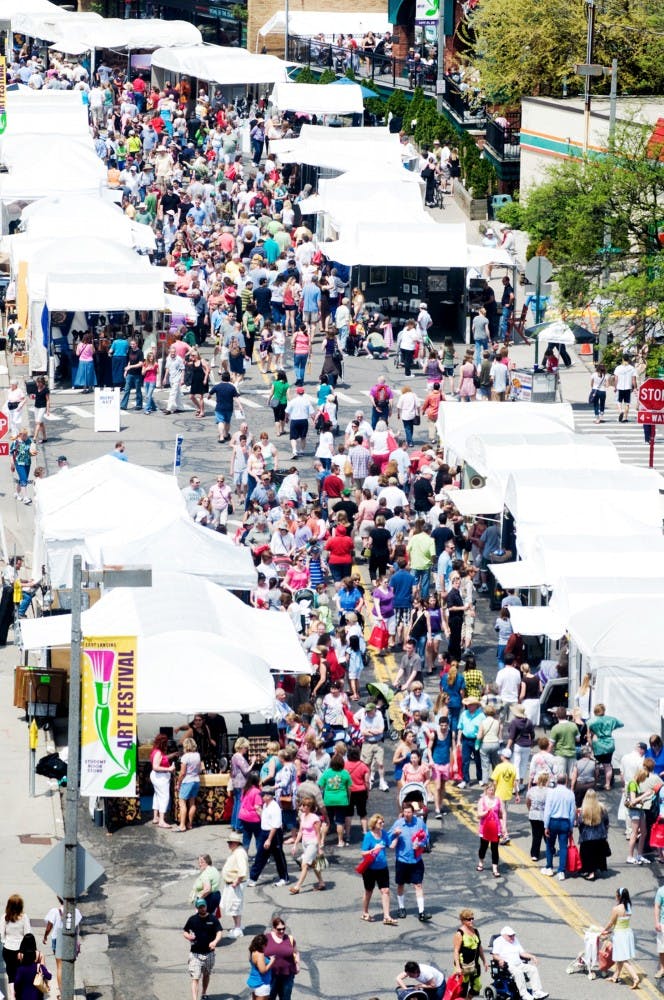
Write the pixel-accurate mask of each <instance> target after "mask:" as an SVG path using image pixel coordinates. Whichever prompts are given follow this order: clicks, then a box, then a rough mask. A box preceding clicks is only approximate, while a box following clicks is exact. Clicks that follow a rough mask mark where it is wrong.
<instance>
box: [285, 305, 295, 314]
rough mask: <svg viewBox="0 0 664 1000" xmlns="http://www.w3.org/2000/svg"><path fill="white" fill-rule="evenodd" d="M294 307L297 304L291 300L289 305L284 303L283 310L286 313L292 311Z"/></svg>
mask: <svg viewBox="0 0 664 1000" xmlns="http://www.w3.org/2000/svg"><path fill="white" fill-rule="evenodd" d="M296 309H297V305H296V304H295V302H293V303H292V304H291V305H289V306H287V305H286V304H285V303H284V312H287V313H294V312H295V310H296Z"/></svg>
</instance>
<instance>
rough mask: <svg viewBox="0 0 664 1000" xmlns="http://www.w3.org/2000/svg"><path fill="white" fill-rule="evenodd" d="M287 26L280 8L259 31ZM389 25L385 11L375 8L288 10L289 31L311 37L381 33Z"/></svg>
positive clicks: (271, 31) (281, 31)
mask: <svg viewBox="0 0 664 1000" xmlns="http://www.w3.org/2000/svg"><path fill="white" fill-rule="evenodd" d="M285 30H286V14H285V11H283V10H280V11H278V13H276V14H275V15H274V16H273V17H271V18H270V20H269V21H266V22H265V24H264V25H263V27H262V28H259V29H258V34H259V35H283V34H284V33H285ZM391 30H392V25H391V24H390V22H389V21H388V19H387V17H386V15H385V14H380V13H378V12H376V11H365V12H363V11H354V10H352V11H345V12H343V11H324V10H321V11H305V10H295V11H289V14H288V33H289V34H290V35H301V36H302V37H305V38H308V37H309V38H313V37H314V36H315V35H347V34H351V35H353V36H357V35H365V34H366V33H367V32H368V31H372V32H373V33H374V35H384V34H385V32H386V31H391Z"/></svg>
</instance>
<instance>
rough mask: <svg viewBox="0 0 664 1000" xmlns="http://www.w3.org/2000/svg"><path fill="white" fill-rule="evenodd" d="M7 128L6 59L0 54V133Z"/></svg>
mask: <svg viewBox="0 0 664 1000" xmlns="http://www.w3.org/2000/svg"><path fill="white" fill-rule="evenodd" d="M6 128H7V60H6V59H5V57H4V56H0V135H2V133H3V132H4V131H5V129H6Z"/></svg>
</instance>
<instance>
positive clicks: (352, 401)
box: [337, 392, 360, 406]
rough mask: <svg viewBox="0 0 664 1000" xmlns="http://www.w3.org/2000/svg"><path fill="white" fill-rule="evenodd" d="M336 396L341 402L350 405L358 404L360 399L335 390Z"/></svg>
mask: <svg viewBox="0 0 664 1000" xmlns="http://www.w3.org/2000/svg"><path fill="white" fill-rule="evenodd" d="M337 398H338V399H340V400H341V401H342V402H343V403H350V405H351V406H359V404H360V400H359V399H354V398H353V397H352V396H347V395H346V393H345V392H337Z"/></svg>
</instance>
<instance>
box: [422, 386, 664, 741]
mask: <svg viewBox="0 0 664 1000" xmlns="http://www.w3.org/2000/svg"><path fill="white" fill-rule="evenodd" d="M438 430H439V433H440V435H441V438H442V440H443V443H444V445H445V449H446V455H447V457H448V458H449V460H450V461H452V462H458V463H460V464H463V465H464V467H465V471H466V479H469V478H473V479H475V481H476V482H481V481H484V483H485V485H483V486H480V487H479V488H477V489H472V488H466V489H461V490H458V491H455V493H454V497H453V499H454V502H455V503H456V505H457V507H458V509H459V511H460V512H461V513H462V514H464V515H467V516H471V515H478V514H485V515H487V516H489V517H493V518H498V519H502V516H503V513H504V511H505V510H507V511H509V513H510V514H511V515H512V516H513V517H514V520H515V525H516V552H515V553H514V557H515V561H512V562H506V563H496V564H494V565H493V566H492V570H493V572H494V575H495V577H496V579H497V580H498V582H499V583H500V584H501V586H503V587H505V588H509V589H512V588H514V589H516V590H528V591H530V604H531V606H528V607H523V608H518V607H517V608H510V614H511V618H512V625H513V628H514V630H515V631H517V632H520V633H521V634H523V635H536V636H546V637H548V638H549V639H551V640H552V641H557V640H559V639H560V638H561V637H562V636H563V635H564V634H567V635H568V636H569V640H570V698H573V696H574V692H575V691H576V688H577V686H578V683H579V681H580V679H581V677H582V675H583V674H584V673H586V672H590V673H591V674H592V675H593V678H594V701H595V702H599V701H602V702H604V703H605V704H606V705H607V710H608V711H609V713H611V714H613V715H615V716H617V717H618V718H619V719H620V720H621V721H622V722H623V723H624V729H621V730H619V731H618V732H617V733H616V734H615V735H616V745H617V747H618V750H619V751H620V750H624V749H629V748H630V747H631V746H633V743H634V741H635V740H636V739H643V738H644V735H646V734H648V733H649V732H659V730H660V725H661V721H660V701H659V700H660V699H664V670H662V669H661V668H662V667H664V652H663V651H662V643H661V637H660V628H659V625H660V619H661V613H662V608H663V607H664V604H663V599H664V569H663V567H664V537H663V535H662V525H663V515H664V499H663V498H664V478H663V477H662V476H661V475H660V474H659V473H657V472H656V471H654V470H651V469H640V468H635V467H632V466H628V465H623V464H622V463H621V462H620V460H619V457H618V454H617V452H616V449H615V446H614V445H613V443H612V442H611V441H610V440H609V439H608V438H604V437H602V436H593V437H592V439H591V440H589V439H588V437H587V436H584V435H580V434H575V433H574V418H573V413H572V410H571V407H570V406H569V404H567V403H561V404H537V403H526V402H518V403H483V404H478V405H477V406H473V407H467V406H464V405H463V404H460V403H451V402H449V403H448V402H446V403H444V404H443V405H442V406H441V410H440V414H439V418H438ZM517 556H518V558H516V557H517ZM658 668H659V669H658Z"/></svg>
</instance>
